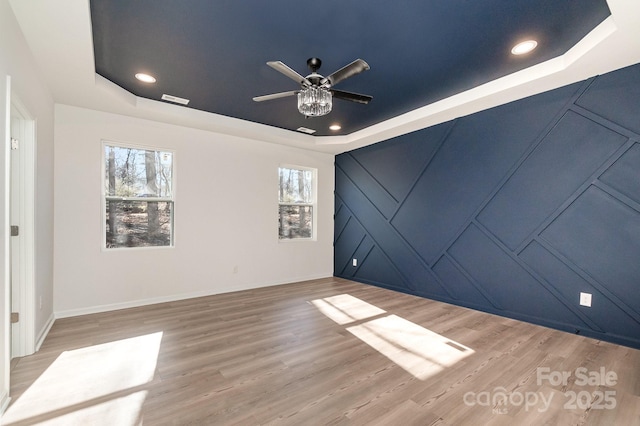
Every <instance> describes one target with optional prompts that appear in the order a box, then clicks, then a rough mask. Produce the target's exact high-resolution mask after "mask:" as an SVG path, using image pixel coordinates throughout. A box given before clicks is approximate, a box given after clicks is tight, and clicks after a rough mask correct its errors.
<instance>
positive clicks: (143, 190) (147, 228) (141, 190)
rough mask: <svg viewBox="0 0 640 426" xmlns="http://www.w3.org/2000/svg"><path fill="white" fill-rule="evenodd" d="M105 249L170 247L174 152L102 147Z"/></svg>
mask: <svg viewBox="0 0 640 426" xmlns="http://www.w3.org/2000/svg"><path fill="white" fill-rule="evenodd" d="M104 200H105V209H104V212H105V217H104V222H103V223H104V224H105V232H104V235H105V240H104V241H105V247H106V248H108V249H111V248H123V247H163V246H173V211H174V201H173V153H172V152H167V151H158V150H155V149H150V148H134V147H126V146H118V145H111V144H106V143H105V144H104Z"/></svg>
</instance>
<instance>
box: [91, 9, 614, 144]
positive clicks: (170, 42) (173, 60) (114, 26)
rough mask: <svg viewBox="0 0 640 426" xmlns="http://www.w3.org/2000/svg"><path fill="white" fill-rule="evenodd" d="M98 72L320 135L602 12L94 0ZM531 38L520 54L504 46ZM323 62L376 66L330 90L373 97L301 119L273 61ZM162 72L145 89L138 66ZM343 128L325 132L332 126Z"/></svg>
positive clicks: (134, 89)
mask: <svg viewBox="0 0 640 426" xmlns="http://www.w3.org/2000/svg"><path fill="white" fill-rule="evenodd" d="M90 5H91V19H92V26H93V42H94V54H95V67H96V72H97V73H98V74H100V75H102V76H103V77H105V78H107V79H108V80H110V81H112V82H114V83H115V84H117V85H119V86H121V87H123V88H124V89H126V90H128V91H129V92H131V93H134V94H135V95H137V96H140V97H144V98H149V99H157V100H159V99H160V98H161V96H162V94H164V93H166V94H169V95H173V96H178V97H181V98H187V99H190V103H189V106H188V107H189V108H195V109H198V110H203V111H209V112H213V113H216V114H221V115H225V116H229V117H236V118H240V119H244V120H249V121H253V122H257V123H263V124H267V125H271V126H276V127H281V128H284V129H289V130H295V129H297V128H298V127H300V126H304V127H308V128H312V129H315V130H317V133H316V135H332V134H348V133H352V132H354V131H357V130H360V129H363V128H365V127H368V126H370V125H373V124H375V123H378V122H380V121H383V120H386V119H389V118H392V117H395V116H397V115H399V114H402V113H405V112H407V111H410V110H412V109H415V108H417V107H420V106H423V105H427V104H429V103H431V102H434V101H437V100H439V99H442V98H445V97H447V96H450V95H453V94H455V93H459V92H461V91H464V90H466V89H470V88H472V87H475V86H477V85H480V84H482V83H485V82H488V81H491V80H493V79H495V78H498V77H501V76H504V75H507V74H510V73H512V72H514V71H517V70H520V69H523V68H526V67H529V66H532V65H534V64H536V63H539V62H542V61H545V60H547V59H551V58H553V57H555V56H558V55H561V54H563V53H564V52H566V51H567V50H568V49H569V48H570V47H571V46H573V45H574V44H575V43H577V42H578V41H579V40H580V39H581V38H582V37H584V36H585V35H586V34H587V33H588V32H589V31H591V30H592V29H593V28H594V27H595V26H597V25H598V24H599V23H600V22H602V21H603V20H604V19H605V18H606V17H607V16H609V14H610V13H609V9H608V7H607V4H606V1H605V0H560V1H559V0H537V1H531V0H448V1H441V0H437V1H436V0H431V1H414V0H402V1H394V2H387V1H384V2H383V1H379V0H377V1H372V0H369V1H339V0H325V1H322V2H301V1H292V0H278V1H264V0H251V1H233V0H228V1H222V0H218V1H212V0H184V1H175V0H136V1H131V0H91V2H90ZM527 38H535V39H537V40H538V43H539V45H538V49H536V50H535V51H534V52H533V53H532V54H530V55H528V56H524V57H514V56H512V55H511V54H510V49H511V47H512V46H513V45H514V44H515V43H516V42H518V41H521V40H523V39H527ZM310 57H318V58H320V59H322V68H321V69H320V70H319V73H320V74H322V75H325V76H326V75H328V74H330V73H332V72H333V71H335V70H337V69H339V68H341V67H342V66H344V65H346V64H348V63H350V62H351V61H353V60H354V59H356V58H362V59H364V60H365V61H367V63H369V65H370V66H371V70H369V71H366V72H364V73H362V74H359V75H357V76H354V77H352V78H350V79H348V80H345V81H343V82H341V83H339V84H338V85H336V89H341V90H346V91H351V92H357V93H363V94H368V95H371V96H373V101H372V102H371V103H370V104H369V105H361V104H356V103H351V102H347V101H343V100H334V108H333V111H332V112H331V113H330V114H329V115H327V116H324V117H318V118H310V119H305V118H304V117H303V116H302V115H301V114H300V113H298V111H297V107H296V99H295V97H288V98H282V99H277V100H272V101H268V102H262V103H256V102H253V100H252V98H253V97H254V96H258V95H265V94H270V93H275V92H283V91H289V90H296V89H298V88H299V87H298V86H297V85H296V83H295V82H294V81H293V80H290V79H288V78H287V77H285V76H283V75H282V74H280V73H278V72H276V71H275V70H273V69H271V68H269V67H268V66H267V65H266V62H267V61H272V60H280V61H283V62H284V63H286V64H287V65H289V66H290V67H291V68H293V69H294V70H296V71H298V72H299V73H300V74H302V75H307V74H308V73H309V72H308V69H307V67H306V60H307V59H308V58H310ZM137 72H147V73H150V74H153V75H154V76H155V77H156V78H157V83H155V84H154V85H148V84H144V83H141V82H139V81H137V80H136V79H135V78H134V74H135V73H137ZM333 123H339V124H341V125H342V130H341V131H340V132H337V133H334V132H331V131H330V130H329V129H328V127H329V125H330V124H333Z"/></svg>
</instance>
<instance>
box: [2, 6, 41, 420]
mask: <svg viewBox="0 0 640 426" xmlns="http://www.w3.org/2000/svg"><path fill="white" fill-rule="evenodd" d="M7 76H10V77H11V92H12V96H14V97H16V98H17V99H19V100H20V102H21V103H22V105H24V107H26V109H27V110H28V111H29V114H30V115H31V116H32V118H34V119H35V121H36V157H37V176H36V199H35V206H36V212H35V213H36V218H35V222H36V223H35V238H36V252H35V262H36V264H35V301H39V300H40V297H42V301H43V305H42V309H40V308H39V304H36V311H35V316H36V317H35V330H34V331H35V333H34V334H35V337H36V338H37V337H39V336H40V335H41V334H42V333H43V332H44V331H45V329H46V327H47V325H48V324H49V321H50V319H52V315H53V217H52V215H51V212H52V211H53V99H52V97H51V94H50V93H49V90H48V89H47V87H46V85H45V84H44V83H43V79H42V78H41V75H40V74H39V72H38V68H37V66H36V65H35V62H34V59H33V57H32V56H31V53H30V51H29V48H28V46H27V43H26V41H25V39H24V37H23V35H22V32H21V31H20V29H19V27H18V24H17V22H16V20H15V17H14V14H13V11H12V9H11V7H10V6H9V3H8V2H7V0H0V86H1V89H0V98H1V102H0V135H2V136H1V139H0V140H1V141H2V149H0V239H1V244H0V280H1V286H2V289H3V291H2V292H0V328H1V330H2V339H0V353H2V359H3V362H2V366H0V407H1V405H2V403H3V398H4V397H5V396H6V392H7V391H8V389H7V388H6V386H7V384H8V381H9V368H8V356H9V355H8V350H9V348H8V346H7V345H8V332H9V328H8V327H9V326H8V324H7V322H8V315H9V313H8V309H9V305H8V303H9V301H8V300H7V288H8V286H9V283H8V282H6V281H7V280H6V278H7V269H6V268H7V263H6V262H5V260H4V259H5V258H6V255H7V253H6V251H5V250H6V247H7V246H6V242H7V241H8V237H7V229H6V228H5V226H4V225H5V224H6V223H7V222H6V219H7V218H6V202H7V198H6V197H7V191H8V182H7V180H6V177H7V175H6V172H7V170H6V162H5V159H6V155H7V153H8V145H7V143H8V141H7V140H6V136H7V131H6V130H7V123H6V121H5V117H6V116H7V108H8V105H7V104H6V101H5V81H6V77H7ZM35 301H34V303H35Z"/></svg>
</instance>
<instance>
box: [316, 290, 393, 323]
mask: <svg viewBox="0 0 640 426" xmlns="http://www.w3.org/2000/svg"><path fill="white" fill-rule="evenodd" d="M311 304H313V305H314V306H315V307H316V308H318V310H319V311H320V312H322V313H323V314H325V315H326V316H327V317H329V318H331V319H332V320H334V321H335V322H337V323H338V324H340V325H344V324H349V323H351V322H354V321H359V320H362V319H366V318H371V317H373V316H376V315H381V314H384V313H386V311H385V310H382V309H380V308H378V307H377V306H374V305H372V304H370V303H367V302H365V301H364V300H360V299H358V298H357V297H353V296H351V295H350V294H339V295H337V296H331V297H325V298H324V299H316V300H312V301H311Z"/></svg>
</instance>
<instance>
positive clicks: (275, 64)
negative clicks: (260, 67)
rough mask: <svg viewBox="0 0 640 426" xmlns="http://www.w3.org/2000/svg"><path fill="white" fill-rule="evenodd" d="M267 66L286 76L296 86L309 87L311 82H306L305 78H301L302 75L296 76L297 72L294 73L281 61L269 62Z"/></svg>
mask: <svg viewBox="0 0 640 426" xmlns="http://www.w3.org/2000/svg"><path fill="white" fill-rule="evenodd" d="M267 65H269V66H270V67H271V68H273V69H274V70H276V71H279V72H281V73H282V74H284V75H286V76H287V77H289V78H290V79H291V80H294V81H296V82H297V83H298V84H304V85H305V86H311V82H310V81H309V80H307V78H306V77H303V76H302V75H300V74H298V73H297V72H295V71H294V70H292V69H291V68H289V67H288V66H287V65H286V64H285V63H284V62H282V61H269V62H267Z"/></svg>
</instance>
